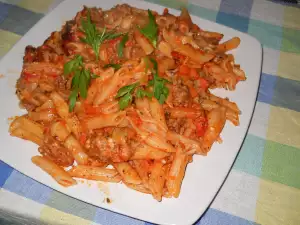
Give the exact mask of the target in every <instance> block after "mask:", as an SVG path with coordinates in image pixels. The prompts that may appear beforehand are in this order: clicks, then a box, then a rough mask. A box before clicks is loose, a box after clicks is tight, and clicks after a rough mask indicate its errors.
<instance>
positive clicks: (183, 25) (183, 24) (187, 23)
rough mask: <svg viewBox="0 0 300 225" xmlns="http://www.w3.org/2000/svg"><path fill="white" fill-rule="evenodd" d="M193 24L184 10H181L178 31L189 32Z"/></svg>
mask: <svg viewBox="0 0 300 225" xmlns="http://www.w3.org/2000/svg"><path fill="white" fill-rule="evenodd" d="M192 25H193V22H192V19H191V16H190V14H189V12H188V10H187V9H186V8H184V7H183V8H181V13H180V16H179V30H180V31H181V32H182V33H184V34H185V33H187V32H189V30H190V28H191V27H192Z"/></svg>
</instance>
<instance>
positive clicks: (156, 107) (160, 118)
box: [149, 98, 168, 130]
mask: <svg viewBox="0 0 300 225" xmlns="http://www.w3.org/2000/svg"><path fill="white" fill-rule="evenodd" d="M149 106H150V112H151V115H152V117H153V118H154V119H155V120H156V121H157V122H158V123H159V124H161V125H162V126H163V128H164V129H165V130H168V127H167V124H166V119H165V114H164V110H163V108H162V105H161V104H159V102H158V100H157V99H156V98H152V99H151V101H149Z"/></svg>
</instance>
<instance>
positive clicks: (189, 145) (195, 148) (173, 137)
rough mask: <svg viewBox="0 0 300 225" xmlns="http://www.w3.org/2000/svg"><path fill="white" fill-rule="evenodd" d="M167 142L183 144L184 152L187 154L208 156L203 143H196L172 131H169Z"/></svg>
mask: <svg viewBox="0 0 300 225" xmlns="http://www.w3.org/2000/svg"><path fill="white" fill-rule="evenodd" d="M166 138H167V140H169V141H171V142H172V143H174V144H176V143H178V142H179V143H181V144H183V145H184V151H185V153H186V154H194V153H196V154H200V155H206V152H205V151H204V150H203V148H202V146H201V143H200V142H198V141H194V140H192V139H189V138H187V137H185V136H183V135H180V134H177V133H175V132H172V131H168V133H167V137H166Z"/></svg>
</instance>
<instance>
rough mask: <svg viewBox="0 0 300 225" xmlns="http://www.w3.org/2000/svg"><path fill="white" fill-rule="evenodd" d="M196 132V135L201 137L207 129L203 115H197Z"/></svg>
mask: <svg viewBox="0 0 300 225" xmlns="http://www.w3.org/2000/svg"><path fill="white" fill-rule="evenodd" d="M195 126H196V134H197V136H198V137H202V136H203V135H204V134H205V131H206V129H207V119H206V118H205V117H199V118H197V119H196V121H195Z"/></svg>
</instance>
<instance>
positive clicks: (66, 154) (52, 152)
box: [39, 135, 74, 167]
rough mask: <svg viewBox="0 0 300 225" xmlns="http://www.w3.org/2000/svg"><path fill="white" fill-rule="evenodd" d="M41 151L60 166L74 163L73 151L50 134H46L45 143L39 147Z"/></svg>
mask: <svg viewBox="0 0 300 225" xmlns="http://www.w3.org/2000/svg"><path fill="white" fill-rule="evenodd" d="M39 152H40V153H41V154H42V155H43V156H46V157H48V158H49V159H50V160H52V161H53V162H55V163H56V164H57V165H59V166H63V167H67V166H71V165H73V163H74V158H73V155H72V153H71V152H70V151H69V150H68V149H66V148H64V147H63V146H62V145H61V143H60V142H59V141H57V140H55V139H54V138H53V137H52V136H50V135H46V136H45V138H44V144H43V145H42V146H41V147H39Z"/></svg>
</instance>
